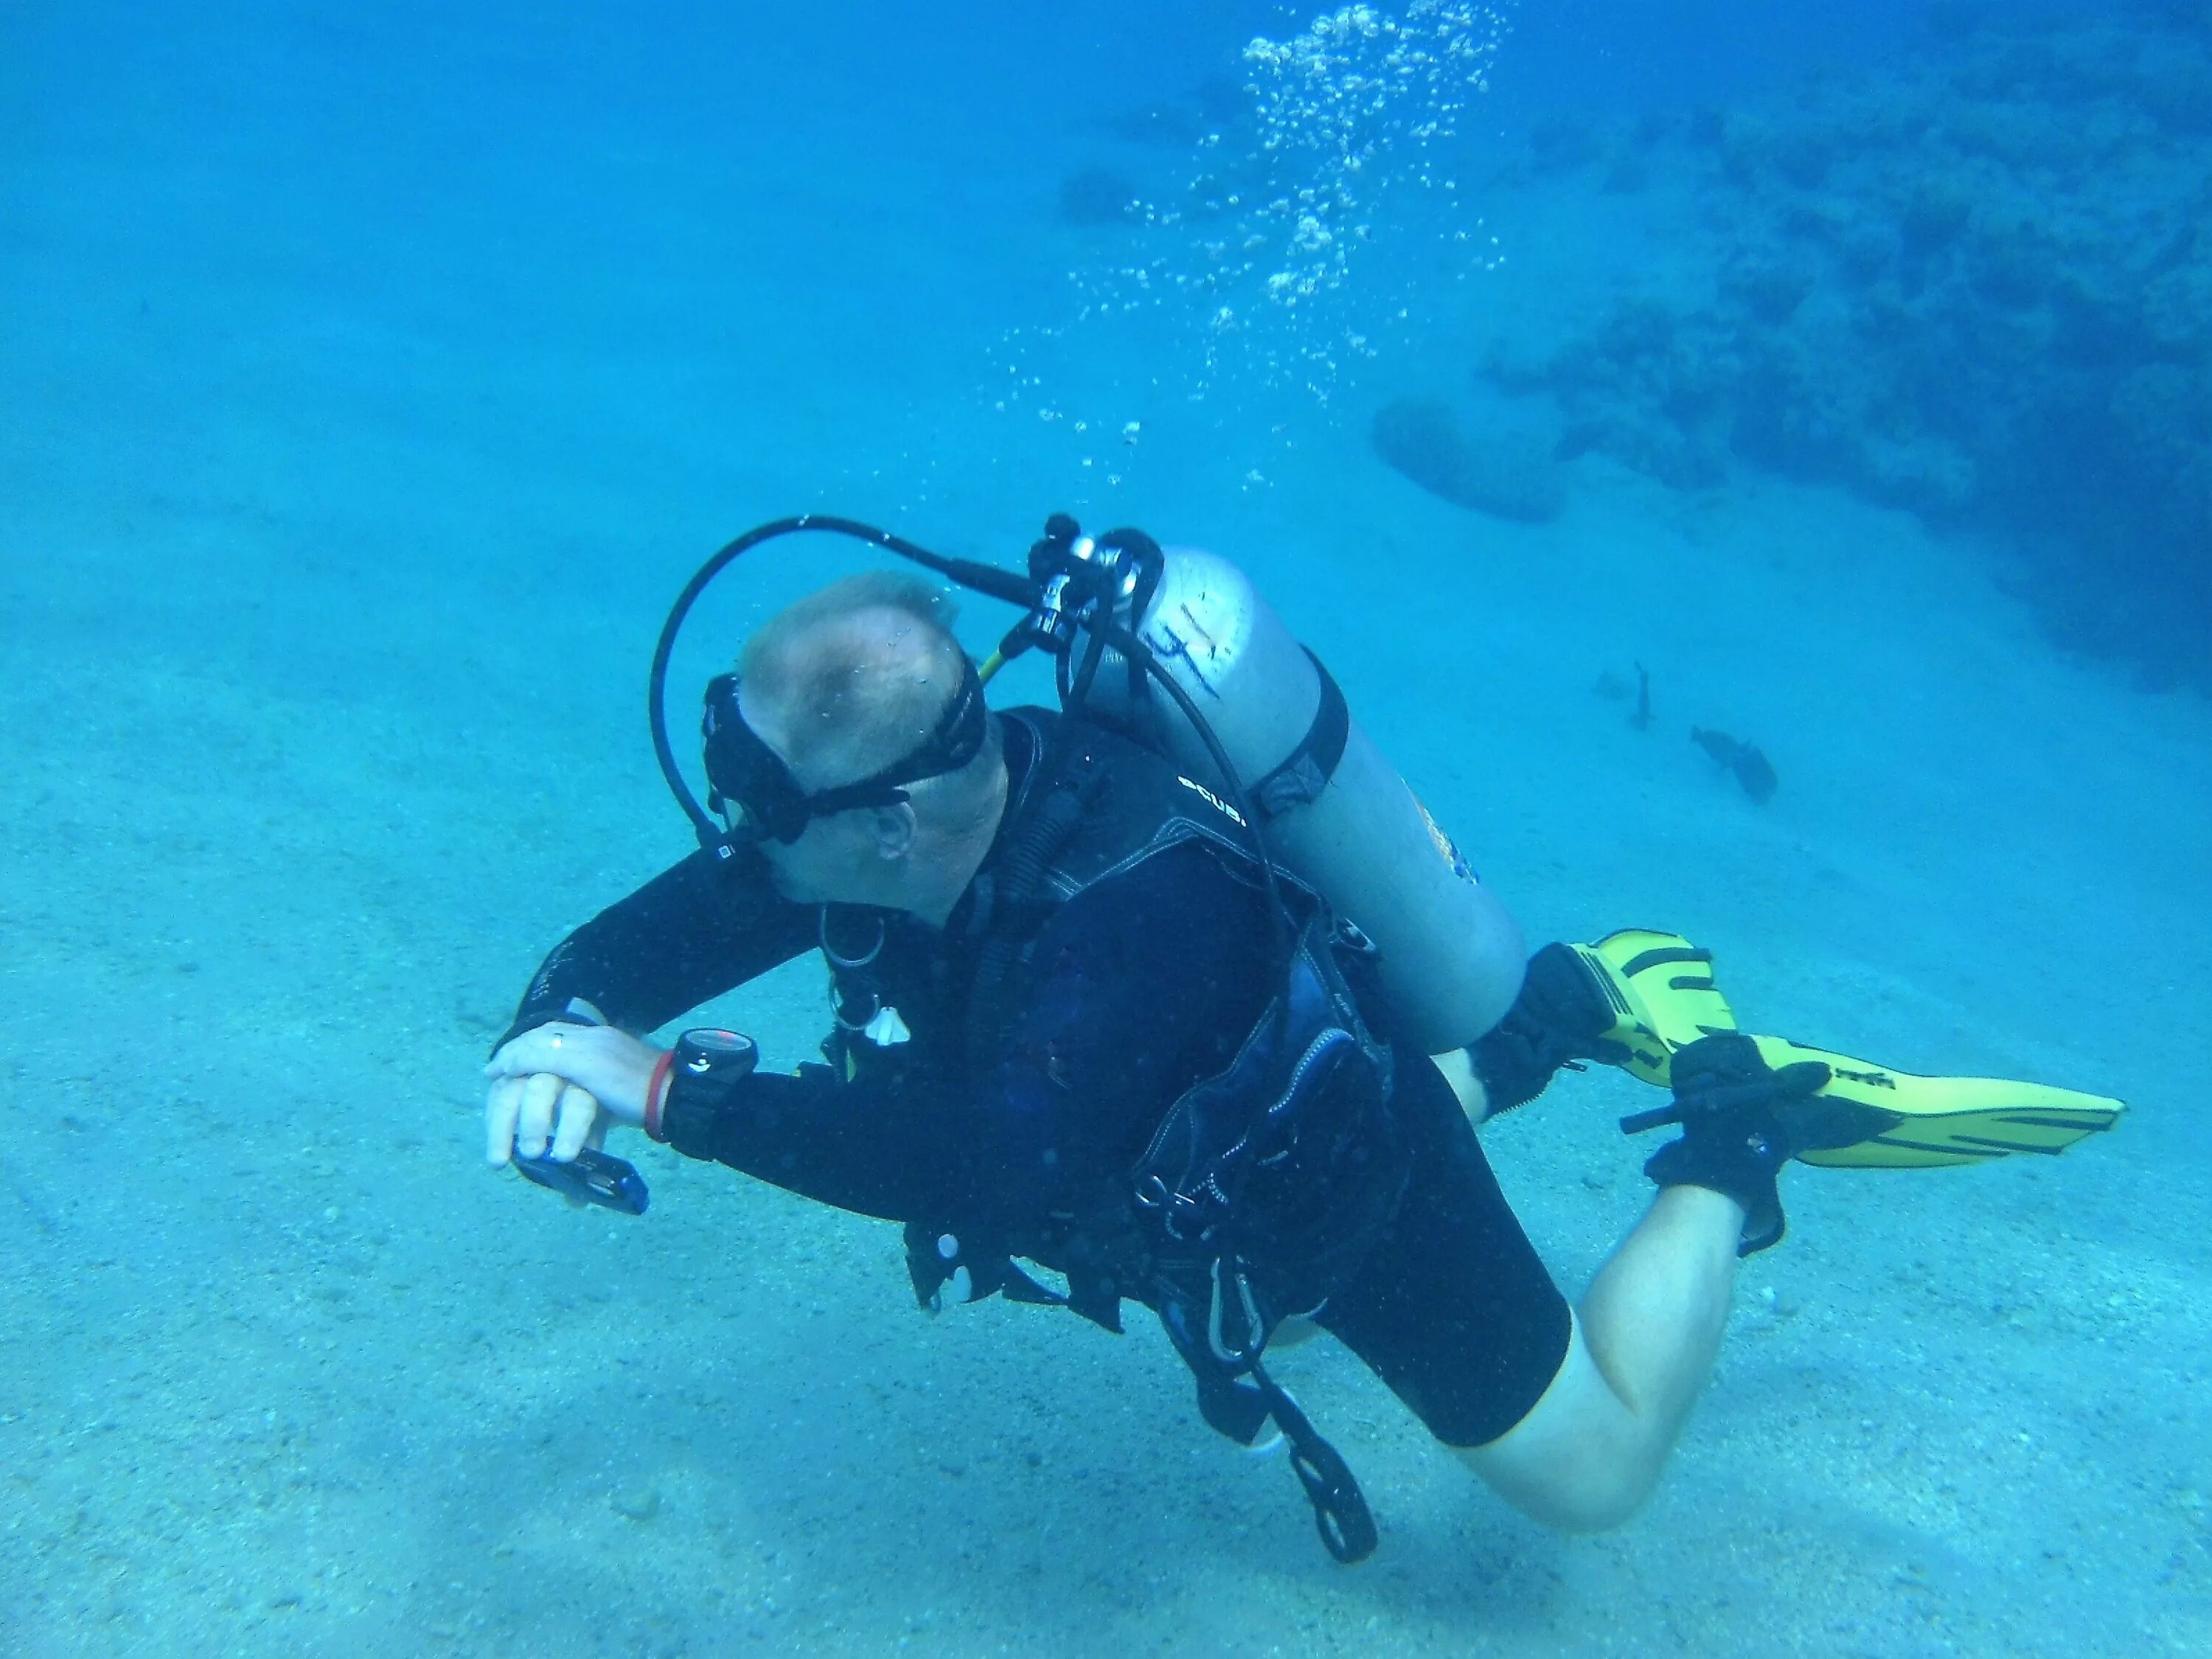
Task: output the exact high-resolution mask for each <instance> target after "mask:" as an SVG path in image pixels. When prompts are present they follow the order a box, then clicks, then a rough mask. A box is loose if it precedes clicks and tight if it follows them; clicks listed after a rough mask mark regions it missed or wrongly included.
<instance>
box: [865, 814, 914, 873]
mask: <svg viewBox="0 0 2212 1659" xmlns="http://www.w3.org/2000/svg"><path fill="white" fill-rule="evenodd" d="M868 829H869V833H870V834H872V836H874V837H875V842H876V856H877V857H878V858H879V859H882V860H884V862H885V863H889V862H890V861H891V860H894V859H902V858H904V857H905V856H906V855H907V854H908V852H910V851H912V850H913V848H914V835H915V820H914V808H913V806H912V805H909V804H908V802H906V801H899V802H896V803H895V804H894V805H890V806H878V807H875V808H873V809H872V810H871V811H870V812H869V813H868Z"/></svg>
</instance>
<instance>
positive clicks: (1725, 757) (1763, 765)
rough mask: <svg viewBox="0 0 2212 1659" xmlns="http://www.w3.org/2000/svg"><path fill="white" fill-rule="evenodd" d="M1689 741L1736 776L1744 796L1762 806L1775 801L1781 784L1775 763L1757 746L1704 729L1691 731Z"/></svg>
mask: <svg viewBox="0 0 2212 1659" xmlns="http://www.w3.org/2000/svg"><path fill="white" fill-rule="evenodd" d="M1690 741H1691V742H1692V743H1694V744H1697V745H1698V747H1699V748H1700V749H1702V750H1705V752H1706V753H1707V754H1708V755H1711V757H1713V760H1714V762H1715V763H1717V764H1718V765H1722V766H1725V767H1726V768H1728V769H1729V771H1731V772H1733V773H1735V781H1737V782H1738V783H1740V784H1741V785H1742V786H1743V793H1745V794H1747V795H1748V796H1750V797H1751V798H1752V799H1753V800H1755V801H1757V802H1758V803H1759V805H1761V806H1764V805H1766V803H1767V802H1769V801H1771V800H1772V799H1774V791H1775V788H1776V787H1777V786H1778V784H1779V783H1780V782H1781V780H1780V779H1779V778H1778V777H1776V776H1775V775H1774V763H1773V762H1771V761H1770V760H1768V759H1767V758H1766V757H1765V755H1764V754H1762V753H1760V752H1759V745H1758V744H1755V743H1738V742H1737V741H1736V740H1735V738H1732V737H1730V736H1729V734H1728V733H1727V732H1708V731H1707V730H1705V727H1704V726H1692V727H1691V728H1690Z"/></svg>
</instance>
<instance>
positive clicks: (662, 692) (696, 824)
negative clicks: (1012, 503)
mask: <svg viewBox="0 0 2212 1659" xmlns="http://www.w3.org/2000/svg"><path fill="white" fill-rule="evenodd" d="M803 530H823V531H829V532H833V533H834V534H836V535H840V536H850V537H852V538H854V540H856V541H863V542H867V543H869V544H872V545H873V546H876V547H880V548H882V549H883V550H884V551H886V552H889V553H896V554H897V555H898V556H900V557H901V558H902V559H909V560H912V561H913V562H915V564H918V565H921V566H923V567H924V568H927V569H930V570H934V571H935V572H937V574H939V575H940V576H943V577H945V578H946V579H947V580H951V581H955V582H957V583H958V584H959V585H960V586H963V587H966V588H970V589H973V590H974V591H975V592H978V593H987V594H989V595H990V596H991V598H993V599H1004V600H1005V601H1006V603H1007V604H1008V605H1020V606H1021V607H1022V608H1023V609H1024V610H1027V609H1028V608H1029V607H1030V605H1034V604H1035V603H1036V583H1035V582H1033V581H1031V580H1030V579H1029V578H1028V577H1027V576H1024V575H1021V574H1018V573H1016V572H1014V571H1012V570H1001V569H1000V568H998V567H997V566H996V565H989V564H981V563H979V562H976V561H975V560H973V559H951V558H947V557H945V556H944V555H943V554H941V553H933V552H931V551H930V550H928V549H927V548H926V547H922V546H920V545H919V544H915V543H914V542H910V541H908V540H907V539H906V538H905V537H903V536H895V535H893V534H892V533H891V532H890V531H888V530H878V528H877V527H876V526H873V525H872V524H862V523H861V522H860V520H857V519H840V518H836V517H833V516H831V515H830V514H829V513H800V514H799V516H798V517H796V518H793V519H777V520H773V521H771V522H769V523H768V524H764V525H761V526H757V527H756V528H754V529H751V530H748V531H747V532H745V533H744V535H742V536H740V537H738V538H737V540H735V541H733V542H732V543H731V544H729V545H728V546H726V547H725V548H723V549H722V550H721V551H720V552H719V553H717V554H715V555H714V557H713V558H711V559H709V560H708V561H707V562H706V563H704V564H702V565H701V566H700V567H699V568H698V571H697V573H696V574H695V575H693V577H692V578H691V580H690V581H688V582H686V583H684V591H683V592H681V593H679V594H678V595H677V596H676V603H675V604H674V605H672V606H671V607H670V609H669V612H668V620H667V621H666V622H665V623H662V624H661V625H660V640H659V643H658V644H656V645H655V646H654V647H653V672H652V676H651V678H650V680H649V682H648V684H647V690H646V715H647V719H648V720H650V721H651V723H652V726H653V758H654V759H656V760H658V761H659V763H660V775H661V776H662V777H664V778H665V779H666V780H667V781H668V788H669V792H670V793H671V794H673V795H674V796H675V797H676V804H677V805H678V806H680V807H682V808H683V809H684V817H688V818H690V820H691V827H692V829H693V830H695V831H696V833H697V835H698V837H699V845H700V846H701V847H702V848H706V849H707V851H708V852H710V853H712V854H714V856H715V857H717V858H723V859H726V858H728V857H729V856H730V854H731V851H732V848H731V846H730V841H729V836H727V834H726V833H725V832H724V830H723V829H722V827H721V826H720V824H718V823H715V822H714V819H713V817H710V816H709V815H708V811H707V809H706V808H705V807H704V806H702V805H700V804H699V798H698V797H697V796H696V795H695V794H693V793H691V786H690V785H689V784H687V783H686V782H684V772H683V769H681V768H680V767H678V765H677V763H676V751H675V750H674V749H673V748H671V746H670V744H669V742H668V714H667V708H666V703H667V690H668V659H669V657H670V656H671V654H672V653H674V651H675V649H676V636H677V635H678V634H679V633H681V632H682V631H683V629H684V618H685V617H688V616H690V614H691V607H692V605H694V604H696V602H697V600H698V598H699V595H700V594H702V593H703V592H706V590H707V585H708V583H709V582H711V581H713V580H714V578H715V577H717V576H719V575H720V574H722V572H723V571H725V570H726V569H727V568H729V567H730V566H731V565H732V564H733V563H735V562H736V561H737V558H738V555H739V554H741V553H749V552H750V551H751V550H753V549H754V548H756V547H758V546H759V545H760V544H762V543H763V542H769V541H774V540H775V538H777V537H779V536H795V535H797V534H798V533H799V532H801V531H803Z"/></svg>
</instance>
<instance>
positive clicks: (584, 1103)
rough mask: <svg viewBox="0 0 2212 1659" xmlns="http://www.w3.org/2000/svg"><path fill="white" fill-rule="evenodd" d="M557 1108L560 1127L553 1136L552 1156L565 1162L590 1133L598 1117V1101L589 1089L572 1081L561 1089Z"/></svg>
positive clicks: (569, 1159) (574, 1154) (582, 1144)
mask: <svg viewBox="0 0 2212 1659" xmlns="http://www.w3.org/2000/svg"><path fill="white" fill-rule="evenodd" d="M558 1110H559V1112H560V1127H559V1129H558V1130H557V1131H556V1133H555V1134H554V1136H553V1156H554V1157H555V1158H556V1159H558V1160H559V1161H560V1162H561V1163H563V1164H567V1163H569V1162H570V1161H572V1160H573V1159H574V1158H575V1156H576V1154H577V1153H578V1152H580V1151H581V1150H583V1146H584V1139H585V1137H586V1136H587V1135H588V1134H590V1133H591V1131H592V1124H593V1122H595V1121H597V1120H598V1118H599V1102H598V1101H596V1100H594V1099H593V1098H592V1096H591V1093H590V1091H587V1090H584V1089H579V1088H578V1087H577V1086H576V1085H574V1084H573V1083H572V1084H570V1085H568V1087H567V1088H565V1089H563V1090H562V1091H561V1099H560V1103H559V1107H558Z"/></svg>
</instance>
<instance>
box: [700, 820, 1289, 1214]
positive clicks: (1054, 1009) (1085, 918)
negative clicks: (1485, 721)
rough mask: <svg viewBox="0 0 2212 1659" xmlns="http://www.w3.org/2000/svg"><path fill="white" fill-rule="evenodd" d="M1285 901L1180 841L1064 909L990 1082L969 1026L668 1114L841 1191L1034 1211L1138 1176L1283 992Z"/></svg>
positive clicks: (918, 1207) (870, 1207)
mask: <svg viewBox="0 0 2212 1659" xmlns="http://www.w3.org/2000/svg"><path fill="white" fill-rule="evenodd" d="M1266 904H1267V902H1266V900H1265V898H1264V896H1261V895H1260V894H1258V893H1256V892H1255V891H1254V890H1251V889H1249V888H1248V887H1246V886H1244V885H1243V884H1240V883H1238V882H1237V881H1235V880H1234V879H1233V878H1231V877H1230V876H1229V875H1228V874H1227V873H1226V872H1225V871H1224V870H1223V869H1222V867H1221V866H1220V865H1219V864H1218V861H1217V860H1214V858H1213V857H1212V855H1211V854H1209V853H1207V852H1206V850H1205V849H1204V848H1200V847H1196V846H1193V847H1189V848H1177V849H1176V850H1174V851H1172V852H1170V853H1165V854H1160V855H1159V856H1158V857H1156V858H1153V859H1150V860H1146V861H1145V862H1144V863H1143V864H1141V865H1139V866H1137V867H1136V868H1135V869H1134V870H1133V871H1131V872H1128V873H1127V875H1125V876H1121V877H1115V878H1110V879H1109V880H1107V881H1104V882H1102V883H1100V884H1097V886H1095V887H1092V888H1090V889H1087V890H1085V892H1083V893H1082V894H1081V895H1079V896H1078V897H1077V898H1076V899H1075V900H1073V902H1070V903H1069V904H1068V905H1067V906H1066V908H1064V909H1063V910H1061V911H1060V913H1059V914H1058V915H1056V916H1055V917H1054V919H1053V920H1052V921H1050V922H1049V923H1048V924H1047V926H1046V927H1045V928H1044V930H1043V931H1042V933H1040V934H1039V936H1038V938H1037V940H1036V945H1035V946H1034V948H1033V949H1032V951H1030V975H1029V981H1028V989H1027V991H1026V993H1025V994H1023V995H1022V996H1021V997H1020V999H1019V1001H1018V1008H1017V1012H1016V1013H1015V1015H1014V1017H1013V1018H1012V1021H1011V1022H1010V1024H1009V1026H1008V1041H1007V1043H1006V1049H1005V1051H1004V1054H1003V1056H1002V1058H1001V1060H1000V1062H999V1064H998V1066H997V1067H996V1068H995V1071H994V1073H993V1074H992V1075H990V1076H988V1077H987V1078H985V1079H981V1081H980V1082H977V1081H971V1080H970V1078H969V1073H968V1071H967V1068H966V1066H964V1065H963V1064H961V1063H959V1061H958V1060H957V1058H956V1057H955V1056H956V1055H957V1040H956V1041H954V1042H951V1043H950V1044H949V1045H945V1046H940V1044H939V1043H938V1042H932V1043H931V1048H932V1050H933V1052H934V1053H935V1054H938V1055H939V1056H940V1058H939V1060H938V1063H936V1064H934V1065H927V1064H920V1063H917V1064H915V1065H911V1066H908V1067H907V1068H905V1070H904V1071H903V1072H902V1073H899V1074H898V1075H896V1077H891V1078H872V1077H868V1076H866V1075H865V1074H864V1075H863V1076H862V1077H861V1078H860V1079H854V1080H852V1081H845V1080H842V1079H839V1078H838V1077H837V1076H836V1073H833V1072H831V1071H830V1070H829V1068H828V1067H827V1066H807V1067H805V1068H803V1070H802V1071H801V1072H800V1073H799V1075H798V1076H796V1077H793V1076H784V1075H777V1074H769V1073H760V1074H756V1075H755V1076H754V1077H752V1078H750V1079H748V1080H747V1082H746V1084H745V1085H744V1086H743V1087H742V1088H740V1089H739V1090H738V1091H736V1093H735V1094H734V1096H733V1097H732V1098H730V1099H729V1100H728V1101H727V1102H726V1103H723V1104H722V1105H721V1106H720V1108H719V1109H695V1108H694V1107H693V1106H692V1105H691V1103H689V1102H688V1101H686V1100H685V1099H684V1095H683V1091H681V1089H680V1088H679V1089H675V1090H671V1093H670V1096H669V1100H668V1104H667V1107H666V1112H665V1119H664V1125H663V1127H664V1131H665V1133H666V1135H667V1137H668V1139H669V1141H670V1144H671V1145H672V1146H675V1148H676V1149H677V1150H678V1152H684V1153H685V1154H687V1155H689V1156H690V1157H692V1158H711V1159H714V1160H715V1161H717V1162H720V1163H723V1164H729V1165H730V1166H731V1167H732V1168H733V1169H738V1170H743V1171H744V1172H745V1173H746V1174H748V1175H751V1176H757V1177H759V1178H760V1179H761V1180H763V1181H768V1182H774V1183H775V1185H777V1186H779V1187H782V1188H787V1189H789V1190H790V1191H792V1192H795V1193H798V1194H801V1195H802V1196H804V1197H807V1198H812V1199H817V1200H820V1201H822V1202H823V1203H826V1204H833V1205H836V1206H837V1207H839V1208H840V1209H845V1210H851V1211H854V1212H858V1213H860V1214H862V1215H871V1216H878V1217H880V1218H884V1219H886V1220H894V1221H914V1220H936V1219H954V1218H957V1219H958V1220H959V1221H961V1222H962V1223H963V1224H966V1225H975V1224H977V1223H981V1224H982V1225H985V1226H987V1227H1000V1228H1005V1229H1008V1230H1015V1229H1019V1228H1021V1227H1022V1226H1023V1224H1024V1222H1025V1221H1029V1220H1031V1219H1033V1218H1036V1217H1037V1216H1040V1215H1044V1214H1048V1213H1050V1212H1053V1211H1054V1210H1059V1209H1063V1208H1066V1207H1069V1206H1072V1205H1073V1203H1074V1202H1076V1201H1077V1200H1078V1199H1079V1195H1080V1192H1081V1189H1083V1188H1085V1183H1086V1182H1096V1181H1097V1180H1098V1179H1100V1178H1101V1177H1103V1178H1104V1179H1106V1180H1108V1181H1120V1180H1125V1179H1126V1177H1127V1171H1128V1170H1129V1169H1130V1168H1131V1167H1132V1166H1133V1164H1134V1163H1135V1161H1136V1159H1137V1157H1138V1156H1139V1153H1141V1152H1142V1151H1143V1149H1144V1145H1145V1142H1146V1139H1147V1138H1148V1137H1149V1136H1150V1134H1151V1133H1152V1128H1153V1127H1154V1126H1155V1125H1157V1124H1158V1121H1160V1119H1161V1118H1162V1117H1163V1116H1164V1115H1165V1114H1166V1111H1167V1109H1168V1107H1169V1106H1170V1105H1171V1104H1172V1103H1174V1101H1175V1100H1176V1097H1178V1096H1179V1095H1180V1094H1182V1091H1184V1090H1185V1089H1187V1088H1188V1087H1189V1086H1190V1085H1191V1084H1193V1083H1194V1082H1196V1081H1197V1080H1198V1079H1200V1078H1201V1077H1206V1076H1210V1075H1212V1073H1215V1072H1218V1071H1219V1070H1220V1069H1221V1068H1222V1067H1223V1066H1225V1065H1227V1064H1228V1062H1229V1060H1230V1058H1231V1056H1232V1055H1233V1054H1235V1052H1236V1050H1237V1046H1238V1045H1239V1044H1240V1043H1242V1042H1243V1039H1244V1037H1245V1036H1246V1035H1247V1034H1248V1033H1249V1031H1250V1030H1251V1028H1252V1024H1253V1022H1254V1021H1255V1020H1256V1019H1257V1018H1259V1015H1260V1011H1261V1008H1262V1007H1264V1006H1266V1002H1267V995H1268V983H1267V968H1268V965H1269V963H1270V962H1271V961H1272V957H1271V951H1272V950H1273V933H1272V931H1271V929H1270V926H1269V923H1268V920H1267V908H1266ZM939 1035H942V1034H939Z"/></svg>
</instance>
